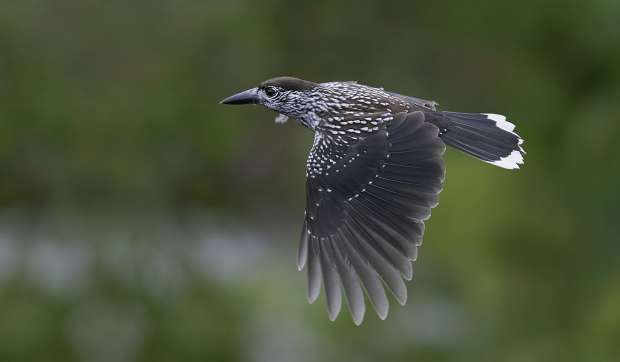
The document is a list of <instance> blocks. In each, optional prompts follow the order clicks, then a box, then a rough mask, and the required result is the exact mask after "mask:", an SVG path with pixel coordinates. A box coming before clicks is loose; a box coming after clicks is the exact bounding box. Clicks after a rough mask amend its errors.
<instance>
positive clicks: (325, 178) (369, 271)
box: [298, 112, 445, 324]
mask: <svg viewBox="0 0 620 362" xmlns="http://www.w3.org/2000/svg"><path fill="white" fill-rule="evenodd" d="M383 116H385V114H384V115H383ZM438 132H439V131H438V129H437V127H435V126H434V125H432V124H430V123H426V122H424V114H423V113H422V112H413V113H409V114H404V113H400V114H398V115H396V116H395V117H394V118H393V119H391V120H389V121H387V122H385V123H383V124H382V125H381V126H380V127H378V128H377V129H376V130H374V131H373V132H367V133H366V134H361V135H360V134H356V135H355V136H356V137H350V136H349V135H346V137H344V136H338V134H337V133H333V134H330V133H329V132H317V134H316V138H315V143H314V145H313V147H312V151H311V153H310V155H309V160H308V166H307V173H308V177H307V183H306V199H307V200H306V201H307V207H306V217H305V220H304V226H303V231H302V237H301V242H300V246H299V254H298V267H299V268H300V270H301V269H303V268H304V266H306V265H307V268H308V300H309V301H310V302H313V301H314V300H316V298H317V297H318V295H319V291H320V286H321V283H322V284H323V285H324V289H325V294H326V300H327V309H328V313H329V317H330V319H332V320H333V319H335V318H336V317H337V315H338V313H339V311H340V307H341V289H342V290H344V294H345V297H346V301H347V304H348V306H349V310H350V311H351V314H352V316H353V320H354V322H355V323H356V324H360V323H361V322H362V320H363V317H364V312H365V306H364V296H363V292H362V288H363V290H365V292H366V294H367V295H368V298H369V300H370V302H371V303H372V305H373V307H374V309H375V310H376V312H377V314H378V315H379V317H380V318H382V319H383V318H385V317H386V316H387V313H388V310H389V303H388V300H387V297H386V294H385V291H384V287H383V284H385V286H387V288H388V289H389V290H390V291H391V292H392V294H393V295H394V296H395V297H396V299H397V300H398V302H399V303H400V304H404V303H405V302H406V300H407V289H406V286H405V283H404V280H403V279H407V280H409V279H411V278H412V277H413V269H412V266H411V260H415V258H416V257H417V247H418V246H419V245H421V243H422V235H423V234H424V221H425V220H427V219H428V218H429V217H430V214H431V208H433V207H435V206H436V205H437V203H438V194H439V192H440V191H441V189H442V183H443V178H444V164H443V160H442V155H443V152H444V150H445V145H444V144H443V142H442V141H441V139H440V138H439V137H438Z"/></svg>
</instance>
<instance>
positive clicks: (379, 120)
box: [221, 77, 525, 325]
mask: <svg viewBox="0 0 620 362" xmlns="http://www.w3.org/2000/svg"><path fill="white" fill-rule="evenodd" d="M221 103H223V104H259V105H262V106H264V107H267V108H269V109H272V110H274V111H276V112H277V113H279V115H278V116H277V118H276V122H278V123H282V122H286V120H287V119H289V118H291V119H294V120H297V121H298V122H299V123H301V124H302V125H303V126H305V127H307V128H309V129H310V130H312V131H314V142H313V144H312V148H311V149H310V153H309V155H308V159H307V162H306V211H305V217H304V221H303V227H302V233H301V241H300V243H299V250H298V257H297V266H298V268H299V270H303V269H304V267H305V268H306V269H307V275H308V291H307V297H308V301H309V302H310V303H312V302H314V301H315V300H316V299H317V298H318V296H319V293H320V289H321V285H323V288H324V290H325V296H326V298H325V299H326V302H327V312H328V316H329V319H330V320H335V319H336V317H337V316H338V314H339V312H340V309H341V305H342V291H344V296H345V299H346V302H347V305H348V308H349V311H350V313H351V316H352V319H353V321H354V323H355V324H356V325H359V324H361V323H362V321H363V319H364V314H365V310H366V307H365V303H364V291H365V292H366V295H367V296H368V300H369V301H370V303H371V304H372V306H373V307H374V309H375V311H376V313H377V315H378V316H379V318H381V319H385V318H386V317H387V314H388V310H389V302H388V298H387V295H386V292H385V289H388V290H389V291H390V292H391V293H392V294H393V295H394V297H395V298H396V300H397V301H398V302H399V303H400V304H401V305H404V304H405V303H406V301H407V289H406V286H405V282H404V280H411V278H412V277H413V269H412V265H411V263H412V261H415V260H416V257H417V252H418V247H419V246H420V245H421V244H422V236H423V234H424V222H425V221H426V220H428V218H429V217H430V215H431V209H432V208H434V207H435V206H437V204H438V202H439V198H438V196H439V193H440V192H441V190H442V188H443V182H444V176H445V167H444V161H443V153H444V151H445V149H446V145H448V146H451V147H454V148H456V149H458V150H460V151H462V152H465V153H466V154H468V155H471V156H473V157H475V158H477V159H479V160H482V161H484V162H487V163H490V164H492V165H495V166H499V167H502V168H505V169H509V170H512V169H518V168H519V165H522V164H523V155H524V154H525V151H524V150H523V148H522V146H521V145H522V143H523V139H521V137H519V135H518V134H517V133H515V131H514V129H515V126H514V124H512V123H510V122H508V121H507V120H506V117H505V116H502V115H499V114H491V113H460V112H446V111H439V110H437V105H438V104H437V103H436V102H434V101H428V100H424V99H420V98H415V97H410V96H406V95H401V94H397V93H393V92H388V91H386V90H384V89H382V88H375V87H370V86H366V85H363V84H359V83H357V82H328V83H314V82H310V81H307V80H302V79H297V78H293V77H277V78H273V79H269V80H266V81H264V82H263V83H261V84H260V85H259V86H258V87H255V88H251V89H248V90H246V91H243V92H241V93H238V94H235V95H233V96H230V97H228V98H226V99H224V100H223V101H222V102H221Z"/></svg>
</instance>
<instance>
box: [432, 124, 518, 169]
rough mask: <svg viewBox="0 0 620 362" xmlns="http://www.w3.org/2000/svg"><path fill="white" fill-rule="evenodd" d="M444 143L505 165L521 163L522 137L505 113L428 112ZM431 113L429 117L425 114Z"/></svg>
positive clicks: (512, 167)
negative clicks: (515, 130)
mask: <svg viewBox="0 0 620 362" xmlns="http://www.w3.org/2000/svg"><path fill="white" fill-rule="evenodd" d="M429 113H430V114H428V113H427V119H428V121H429V122H430V123H433V124H435V125H436V126H437V127H439V135H440V137H441V139H442V140H443V141H444V143H445V144H447V145H448V146H452V147H454V148H456V149H458V150H461V151H463V152H465V153H467V154H469V155H472V156H474V157H476V158H477V159H479V160H482V161H484V162H488V163H490V164H493V165H495V166H499V167H502V168H506V169H510V170H512V169H517V168H519V165H522V164H523V155H524V154H525V151H524V150H523V148H522V147H521V144H523V139H522V138H521V137H519V135H518V134H516V133H515V132H514V129H515V125H514V124H512V123H510V122H508V121H507V120H506V117H504V116H502V115H499V114H490V113H457V112H429ZM428 116H430V117H428Z"/></svg>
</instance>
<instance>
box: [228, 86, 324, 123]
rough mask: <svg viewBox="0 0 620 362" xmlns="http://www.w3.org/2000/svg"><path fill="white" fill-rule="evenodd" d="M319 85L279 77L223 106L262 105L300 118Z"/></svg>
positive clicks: (231, 99)
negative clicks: (311, 94)
mask: <svg viewBox="0 0 620 362" xmlns="http://www.w3.org/2000/svg"><path fill="white" fill-rule="evenodd" d="M317 86H318V84H316V83H313V82H310V81H307V80H303V79H298V78H293V77H277V78H272V79H268V80H266V81H264V82H262V83H261V84H260V85H259V86H258V87H254V88H251V89H248V90H246V91H243V92H241V93H237V94H235V95H232V96H230V97H228V98H226V99H224V100H223V101H221V102H220V103H222V104H260V105H262V106H264V107H267V108H269V109H272V110H274V111H276V112H278V113H281V114H284V115H287V116H290V117H293V118H295V117H298V116H300V113H301V112H303V111H304V110H305V109H306V105H307V103H308V100H309V98H310V97H309V95H310V93H311V92H312V91H313V90H314V89H315V88H316V87H317Z"/></svg>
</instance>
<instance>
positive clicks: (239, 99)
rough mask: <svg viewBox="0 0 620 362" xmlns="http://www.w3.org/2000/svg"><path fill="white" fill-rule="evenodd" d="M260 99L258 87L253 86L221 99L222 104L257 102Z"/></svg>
mask: <svg viewBox="0 0 620 362" xmlns="http://www.w3.org/2000/svg"><path fill="white" fill-rule="evenodd" d="M259 101H260V98H259V97H258V88H252V89H248V90H246V91H243V92H241V93H237V94H235V95H232V96H230V97H228V98H226V99H224V100H223V101H221V102H220V104H257V103H259Z"/></svg>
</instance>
